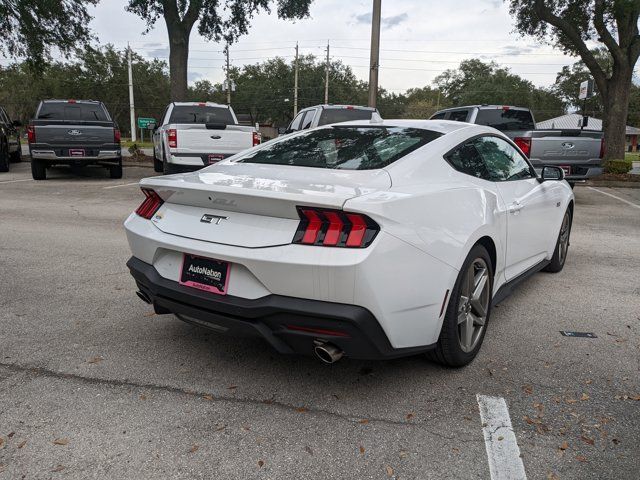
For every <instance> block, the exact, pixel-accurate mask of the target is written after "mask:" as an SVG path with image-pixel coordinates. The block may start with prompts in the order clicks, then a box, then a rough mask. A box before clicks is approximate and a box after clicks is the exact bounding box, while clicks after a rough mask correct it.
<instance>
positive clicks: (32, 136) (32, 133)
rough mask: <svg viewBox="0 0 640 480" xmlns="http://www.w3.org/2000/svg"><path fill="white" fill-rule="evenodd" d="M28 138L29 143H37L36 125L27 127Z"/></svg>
mask: <svg viewBox="0 0 640 480" xmlns="http://www.w3.org/2000/svg"><path fill="white" fill-rule="evenodd" d="M27 140H28V142H29V143H36V127H34V126H33V125H29V126H28V127H27Z"/></svg>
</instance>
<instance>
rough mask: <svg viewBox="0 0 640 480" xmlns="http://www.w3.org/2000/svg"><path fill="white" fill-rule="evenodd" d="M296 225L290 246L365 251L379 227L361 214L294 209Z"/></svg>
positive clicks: (304, 208) (320, 209)
mask: <svg viewBox="0 0 640 480" xmlns="http://www.w3.org/2000/svg"><path fill="white" fill-rule="evenodd" d="M298 215H300V224H299V225H298V230H297V231H296V234H295V235H294V237H293V243H299V244H302V245H317V246H322V247H348V248H366V247H368V246H369V245H371V242H373V239H374V238H375V237H376V235H377V234H378V232H379V231H380V226H379V225H378V224H377V223H376V222H374V221H373V220H372V219H370V218H369V217H367V216H366V215H362V214H361V213H350V212H343V211H341V210H328V209H323V208H311V207H298Z"/></svg>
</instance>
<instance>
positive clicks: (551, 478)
mask: <svg viewBox="0 0 640 480" xmlns="http://www.w3.org/2000/svg"><path fill="white" fill-rule="evenodd" d="M547 480H560V477H559V476H558V475H556V474H555V473H553V472H549V473H547Z"/></svg>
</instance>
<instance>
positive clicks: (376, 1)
mask: <svg viewBox="0 0 640 480" xmlns="http://www.w3.org/2000/svg"><path fill="white" fill-rule="evenodd" d="M381 9H382V0H373V16H372V19H371V59H370V60H369V106H370V107H374V108H375V106H376V104H377V102H378V67H379V65H380V15H381Z"/></svg>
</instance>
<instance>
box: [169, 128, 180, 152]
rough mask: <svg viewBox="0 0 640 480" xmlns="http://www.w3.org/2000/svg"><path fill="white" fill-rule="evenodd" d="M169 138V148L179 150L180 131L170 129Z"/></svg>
mask: <svg viewBox="0 0 640 480" xmlns="http://www.w3.org/2000/svg"><path fill="white" fill-rule="evenodd" d="M167 138H168V140H169V148H178V130H176V129H175V128H170V129H169V131H168V132H167Z"/></svg>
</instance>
